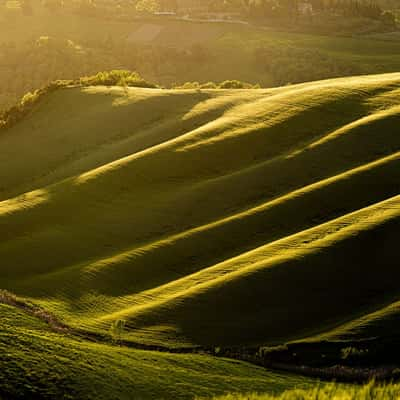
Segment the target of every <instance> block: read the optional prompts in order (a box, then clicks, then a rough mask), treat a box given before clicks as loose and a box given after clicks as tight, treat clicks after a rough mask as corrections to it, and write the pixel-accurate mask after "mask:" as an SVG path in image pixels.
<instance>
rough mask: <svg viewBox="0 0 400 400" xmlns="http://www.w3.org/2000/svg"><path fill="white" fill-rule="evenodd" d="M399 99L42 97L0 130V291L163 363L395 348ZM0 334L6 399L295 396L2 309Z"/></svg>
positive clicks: (265, 378) (390, 92)
mask: <svg viewBox="0 0 400 400" xmlns="http://www.w3.org/2000/svg"><path fill="white" fill-rule="evenodd" d="M399 100H400V73H399V74H397V73H395V74H385V75H375V76H364V77H354V78H342V79H334V80H326V81H318V82H313V83H306V84H299V85H291V86H285V87H281V88H275V89H252V90H205V89H202V90H162V89H145V88H127V87H104V86H96V87H81V86H79V87H78V86H71V87H65V88H59V89H58V90H56V91H54V92H51V93H48V94H47V95H45V96H44V97H43V98H41V99H40V100H39V102H38V103H37V104H36V105H35V107H34V109H33V110H32V111H31V112H30V113H29V114H28V115H27V116H25V117H24V118H23V119H22V120H21V121H19V122H18V123H16V124H15V125H13V126H12V127H10V128H8V129H2V130H1V131H0V148H1V152H0V260H1V263H0V289H5V290H8V291H10V292H13V293H15V294H16V295H17V296H19V297H21V298H24V299H26V301H29V302H31V303H33V304H36V305H38V306H40V307H42V308H43V309H45V310H47V311H48V312H50V313H52V315H54V317H55V318H58V319H59V320H60V321H62V322H63V323H65V324H67V325H68V326H69V327H70V328H71V329H75V330H79V331H81V332H88V334H91V335H93V334H97V335H99V334H100V335H103V336H104V335H108V334H109V329H110V326H112V324H113V323H115V322H116V321H121V320H123V321H126V324H125V328H124V330H123V331H122V332H120V333H119V334H120V336H121V337H122V339H123V340H124V341H126V342H131V343H137V344H138V343H139V344H144V345H158V346H163V347H169V348H171V349H173V348H182V347H191V346H211V347H212V346H215V348H217V347H218V346H222V347H226V346H270V345H275V344H282V343H285V342H290V341H302V340H306V341H307V340H308V341H310V340H311V341H318V340H322V339H324V340H342V341H348V342H351V341H355V340H360V339H362V340H366V339H368V340H369V339H374V340H375V339H377V338H378V339H382V340H385V339H387V338H391V337H396V336H397V335H398V334H399V332H400V319H399V318H400V314H399V304H400V288H399V285H398V282H399V278H400V270H399V258H398V245H399V232H400V131H399V126H400V101H399ZM0 321H1V329H0V350H1V352H0V364H2V365H4V366H6V367H5V368H3V367H2V368H1V369H0V381H2V382H3V383H4V382H7V385H6V386H4V384H2V385H0V389H1V390H0V397H1V396H2V395H4V396H5V395H7V396H11V397H6V398H13V397H12V396H17V397H18V396H24V395H25V396H26V395H27V394H29V395H32V393H33V394H34V393H39V394H40V395H41V396H43V397H46V396H47V397H49V398H54V396H56V397H58V398H60V396H61V395H60V393H62V394H63V395H65V394H66V393H70V395H71V396H72V397H73V396H75V398H76V396H78V397H79V396H80V394H79V390H81V389H79V388H82V390H83V391H84V392H83V393H85V395H87V396H92V397H87V398H110V397H107V396H108V395H107V393H109V394H110V393H112V394H113V396H115V398H131V397H129V396H130V393H132V390H134V391H135V393H139V394H140V393H142V394H143V398H154V397H162V396H161V395H160V393H163V396H164V397H165V398H190V397H193V396H195V395H200V396H201V395H218V394H223V393H226V392H228V391H238V392H242V393H243V392H252V391H260V392H262V391H267V389H269V391H270V392H271V390H272V389H274V390H275V389H276V391H277V392H280V391H282V390H283V389H284V388H294V387H297V386H298V384H299V380H297V378H293V377H291V376H290V375H287V376H286V377H285V378H284V377H279V375H276V374H273V373H271V372H269V371H267V370H264V369H261V368H258V367H252V366H250V365H246V364H243V363H240V362H236V361H229V360H224V359H222V358H212V357H210V356H204V355H196V354H193V355H189V354H186V355H177V354H168V353H156V352H146V351H139V350H133V349H127V348H121V349H118V348H116V347H115V346H113V347H110V346H111V345H108V344H107V343H90V342H88V341H87V340H85V339H84V338H79V337H76V336H73V335H69V334H62V333H60V332H53V331H51V330H50V328H49V327H48V326H46V325H45V324H44V323H42V322H40V320H39V319H37V318H36V317H34V316H32V315H29V314H27V313H26V312H24V310H23V309H17V308H15V307H12V306H10V305H1V312H0ZM67 333H68V332H67ZM102 365H103V366H104V368H106V369H105V370H104V373H105V374H107V377H110V376H112V380H109V379H107V380H104V379H102V378H101V376H102V375H101V373H99V371H101V368H102V367H101V366H102ZM144 368H149V370H146V371H144ZM121 381H123V382H124V385H122V386H121V387H120V389H119V390H120V393H117V394H116V392H115V387H116V385H118V382H121ZM150 381H151V382H150ZM301 382H302V383H303V385H307V382H308V381H307V380H306V379H303V380H301ZM273 383H274V384H273ZM85 385H87V386H85ZM274 385H275V386H274ZM280 385H281V386H280ZM179 388H180V389H179ZM181 389H182V390H181ZM57 390H59V392H57ZM96 396H97V397H96ZM98 396H100V397H98ZM101 396H103V397H101ZM174 396H175V397H174ZM66 398H67V397H66ZM85 398H86V397H85Z"/></svg>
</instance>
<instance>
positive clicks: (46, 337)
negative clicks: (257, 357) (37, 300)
mask: <svg viewBox="0 0 400 400" xmlns="http://www.w3.org/2000/svg"><path fill="white" fill-rule="evenodd" d="M0 323H1V330H0V366H1V368H0V398H1V399H3V398H4V399H6V400H9V399H16V398H21V399H22V398H33V397H34V398H41V399H82V398H84V399H111V398H112V399H132V398H135V399H192V398H194V397H197V396H202V397H203V396H207V397H210V396H212V395H221V394H224V393H228V392H231V391H234V392H238V393H246V392H247V391H248V388H252V390H255V391H257V392H268V393H276V394H278V393H282V392H283V391H284V390H286V389H290V388H296V387H303V388H307V387H309V386H310V385H311V383H312V381H311V380H307V379H300V378H299V377H296V376H291V375H283V374H279V373H274V372H270V371H267V370H265V369H263V368H259V367H255V366H254V367H253V366H251V365H249V364H245V363H241V362H238V361H232V360H225V359H215V358H213V357H210V356H202V355H174V354H168V353H158V352H150V351H139V350H130V349H126V348H119V347H116V346H111V345H102V344H96V343H90V342H86V341H84V340H80V339H76V338H73V337H70V336H65V335H60V334H57V333H54V332H51V331H50V330H49V329H48V327H47V325H46V324H44V323H42V322H41V321H40V320H38V319H36V318H34V317H32V316H29V315H26V314H25V313H23V312H22V311H20V310H17V309H15V308H13V307H9V306H5V305H0ZM3 396H4V397H3Z"/></svg>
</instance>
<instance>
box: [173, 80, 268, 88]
mask: <svg viewBox="0 0 400 400" xmlns="http://www.w3.org/2000/svg"><path fill="white" fill-rule="evenodd" d="M259 88H260V85H258V84H257V85H252V84H251V83H247V82H242V81H238V80H228V81H224V82H221V83H215V82H207V83H199V82H186V83H184V84H183V85H179V86H174V89H259Z"/></svg>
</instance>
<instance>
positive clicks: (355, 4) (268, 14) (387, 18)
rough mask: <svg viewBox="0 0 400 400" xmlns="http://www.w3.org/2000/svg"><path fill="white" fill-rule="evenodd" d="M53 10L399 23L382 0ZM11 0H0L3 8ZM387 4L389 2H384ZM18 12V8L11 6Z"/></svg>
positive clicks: (174, 0) (241, 0)
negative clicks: (349, 19) (334, 18)
mask: <svg viewBox="0 0 400 400" xmlns="http://www.w3.org/2000/svg"><path fill="white" fill-rule="evenodd" d="M39 2H40V4H41V6H43V7H44V8H45V9H47V10H48V12H49V13H51V14H57V13H61V12H72V13H75V14H81V15H85V16H92V17H99V18H126V19H129V18H131V17H138V16H142V15H149V14H154V13H162V12H164V13H165V12H169V13H172V14H176V15H177V16H178V15H181V16H183V15H189V16H193V17H196V16H197V17H208V18H213V17H217V18H226V19H241V20H255V21H263V20H265V21H268V20H271V19H275V20H277V19H278V20H282V19H289V20H290V21H291V23H294V22H293V21H294V20H296V19H310V18H309V17H311V16H313V17H314V18H324V17H325V16H335V17H341V18H351V17H362V18H369V19H374V20H381V21H383V22H384V23H385V24H392V25H393V24H395V15H394V14H393V13H392V12H390V11H385V10H384V9H383V8H382V6H381V4H380V3H379V0H202V1H200V0H39ZM13 3H14V6H15V8H16V9H18V10H19V12H21V13H22V14H24V15H33V14H34V12H35V11H34V10H35V7H34V5H35V6H36V3H35V0H15V1H14V2H13ZM8 4H9V2H6V1H4V0H0V11H1V9H3V10H4V9H6V8H7V7H8V8H9V6H8ZM382 4H384V5H385V4H386V3H382ZM8 12H15V10H11V11H10V10H8Z"/></svg>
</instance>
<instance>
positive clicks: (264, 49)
mask: <svg viewBox="0 0 400 400" xmlns="http://www.w3.org/2000/svg"><path fill="white" fill-rule="evenodd" d="M0 21H1V16H0ZM396 34H397V33H395V34H393V35H391V34H382V35H375V36H374V35H372V36H371V35H369V36H366V37H362V36H359V37H340V36H323V35H312V34H300V33H285V32H279V31H277V30H271V29H262V28H256V27H253V26H245V25H235V24H224V23H221V24H217V23H198V22H185V21H174V20H163V19H161V18H159V19H154V18H153V19H148V20H137V21H135V22H118V21H107V20H100V19H95V18H88V17H79V16H76V15H67V14H66V15H63V14H60V15H56V16H52V17H51V18H49V15H48V14H47V13H45V12H44V11H42V14H41V13H40V12H37V13H36V14H35V15H34V16H33V17H18V18H17V17H15V18H9V17H4V21H3V23H1V24H0V38H3V39H0V43H1V42H10V41H13V42H16V43H17V44H18V43H23V42H25V41H27V40H37V39H38V38H39V37H41V36H50V37H53V38H58V39H68V40H72V41H73V42H74V43H76V44H77V45H82V46H83V51H84V52H92V50H93V47H95V48H96V51H95V52H94V53H93V56H92V58H91V59H90V60H91V62H90V63H89V64H88V65H86V64H87V61H85V63H84V64H85V68H86V69H87V68H89V69H90V71H91V72H94V71H95V69H96V68H97V70H99V69H110V68H121V67H122V68H128V69H135V70H138V72H140V73H141V74H142V75H143V76H145V78H147V79H149V80H152V81H154V82H157V83H160V84H162V85H167V86H171V85H173V84H175V83H178V84H182V83H184V82H186V81H202V82H207V81H223V80H225V79H239V80H244V81H248V82H252V83H259V84H261V85H262V86H264V87H271V86H279V85H284V84H287V83H298V82H305V81H313V80H318V79H325V78H331V77H338V76H350V75H359V74H371V73H383V72H396V71H399V70H400V42H399V41H397V40H387V38H393V37H395V36H396ZM4 38H7V39H4ZM110 38H111V39H110ZM109 40H112V42H113V45H114V46H115V48H114V49H113V50H111V49H108V50H107V49H105V48H104V46H103V44H104V43H105V42H107V41H109ZM137 46H149V48H152V46H153V50H149V49H148V50H146V51H145V50H143V49H142V50H140V52H139V53H138V49H137ZM196 46H197V47H199V46H200V47H201V48H202V50H200V56H199V59H198V60H197V61H193V62H190V63H189V62H188V60H187V58H185V56H184V55H183V54H184V53H183V54H181V55H180V56H176V55H175V50H174V49H178V50H179V51H183V50H187V51H188V54H191V52H193V51H199V49H198V48H197V49H196ZM160 47H161V48H162V49H164V50H165V51H161V50H160ZM120 48H124V50H123V51H122V52H121V54H122V55H121V54H120V53H119V52H118V51H119V50H118V49H120ZM168 49H170V50H169V51H168ZM151 51H155V52H156V53H159V57H158V58H157V56H156V55H155V54H151ZM138 54H139V55H138ZM130 55H131V56H130ZM180 58H182V60H181V61H180ZM171 60H174V62H173V66H171V65H170V64H171ZM43 62H45V61H43ZM2 63H4V64H5V66H7V59H4V61H1V54H0V67H1V65H2ZM15 68H18V69H19V70H20V71H19V75H23V76H25V74H26V73H29V70H26V68H23V67H22V65H17V66H16V67H15ZM48 69H49V76H48V77H47V80H51V79H56V78H57V79H60V78H71V77H70V76H65V74H66V73H67V72H66V71H63V72H62V74H63V75H64V76H59V75H57V73H56V72H55V71H52V70H51V63H50V64H49V68H48ZM86 69H85V70H86ZM60 70H61V68H60ZM40 73H41V74H43V73H44V72H43V71H41V72H40ZM35 76H37V73H36V74H35ZM47 80H46V81H47ZM15 90H17V89H15ZM20 95H21V94H20Z"/></svg>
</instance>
